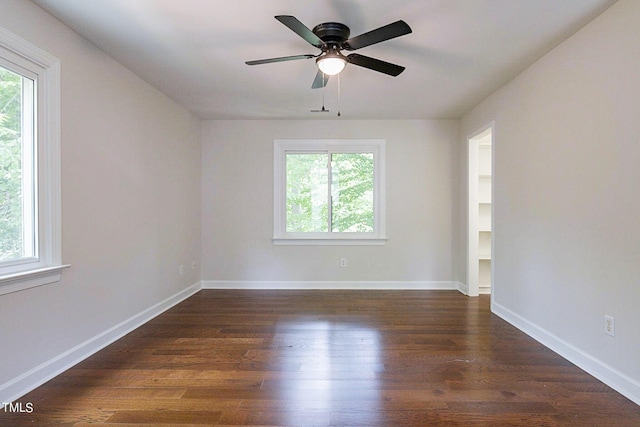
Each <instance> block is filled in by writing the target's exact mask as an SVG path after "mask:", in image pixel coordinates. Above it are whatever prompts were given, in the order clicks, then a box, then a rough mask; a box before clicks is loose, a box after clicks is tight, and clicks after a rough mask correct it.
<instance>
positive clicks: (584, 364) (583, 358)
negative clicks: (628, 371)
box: [491, 302, 640, 405]
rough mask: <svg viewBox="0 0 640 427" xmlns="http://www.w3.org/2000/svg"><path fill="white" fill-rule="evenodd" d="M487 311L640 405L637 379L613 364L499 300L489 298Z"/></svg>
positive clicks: (639, 382) (639, 383)
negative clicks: (498, 301) (509, 307)
mask: <svg viewBox="0 0 640 427" xmlns="http://www.w3.org/2000/svg"><path fill="white" fill-rule="evenodd" d="M491 311H492V312H493V313H494V314H495V315H497V316H499V317H501V318H502V319H504V320H505V321H507V322H509V323H510V324H512V325H513V326H515V327H516V328H518V329H520V330H521V331H522V332H524V333H525V334H527V335H529V336H530V337H532V338H533V339H535V340H536V341H538V342H540V343H541V344H543V345H544V346H545V347H548V348H549V349H551V350H553V351H554V352H556V353H558V354H559V355H560V356H562V357H564V358H565V359H567V360H568V361H569V362H571V363H573V364H574V365H576V366H578V367H579V368H581V369H583V370H584V371H586V372H587V373H588V374H590V375H593V376H594V377H596V378H597V379H599V380H600V381H602V382H603V383H605V384H607V385H608V386H609V387H611V388H613V389H614V390H616V391H617V392H618V393H620V394H622V395H623V396H625V397H627V398H628V399H630V400H631V401H633V402H635V403H636V404H638V405H640V381H638V380H636V379H634V378H631V377H629V376H628V375H625V374H624V373H622V372H620V371H618V370H617V369H616V368H614V367H613V366H610V365H608V364H607V363H605V362H603V361H602V360H599V359H597V358H595V357H593V356H592V355H590V354H589V353H586V352H584V351H583V350H581V349H579V348H577V347H575V346H573V345H572V344H570V343H568V342H566V341H565V340H563V339H562V338H560V337H558V336H556V335H554V334H552V333H551V332H549V331H547V330H545V329H543V328H541V327H539V326H538V325H536V324H534V323H532V322H530V321H529V320H527V319H525V318H524V317H522V316H520V315H518V314H516V313H514V312H513V311H511V310H509V309H508V308H506V307H503V306H502V305H500V304H497V303H495V302H493V303H492V304H491Z"/></svg>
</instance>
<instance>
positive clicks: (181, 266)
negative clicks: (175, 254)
mask: <svg viewBox="0 0 640 427" xmlns="http://www.w3.org/2000/svg"><path fill="white" fill-rule="evenodd" d="M178 273H179V274H180V275H181V276H182V275H183V274H184V264H180V268H179V269H178Z"/></svg>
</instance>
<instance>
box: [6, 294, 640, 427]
mask: <svg viewBox="0 0 640 427" xmlns="http://www.w3.org/2000/svg"><path fill="white" fill-rule="evenodd" d="M489 304H490V301H489V298H488V297H486V296H481V297H479V298H467V297H465V296H463V295H461V294H459V293H457V292H449V291H341V290H335V291H334V290H332V291H257V290H255V291H232V290H203V291H200V292H199V293H197V294H196V295H194V296H192V297H191V298H189V299H188V300H186V301H184V302H182V303H181V304H179V305H177V306H175V307H174V308H172V309H170V310H168V311H166V312H165V313H163V314H162V315H160V316H158V317H156V318H155V319H153V320H151V321H150V322H148V323H147V324H145V325H143V326H142V327H140V328H138V329H137V330H135V331H133V332H132V333H130V334H128V335H127V336H125V337H123V338H122V339H120V340H118V341H116V342H115V343H113V344H112V345H110V346H108V347H107V348H105V349H103V350H102V351H100V352H98V353H96V354H95V355H93V356H92V357H90V358H88V359H86V360H85V361H83V362H81V363H79V364H78V365H76V366H75V367H73V368H71V369H69V370H68V371H66V372H64V373H63V374H61V375H59V376H58V377H56V378H54V379H52V380H51V381H49V382H48V383H46V384H44V385H43V386H41V387H39V388H37V389H36V390H34V391H33V392H31V393H29V394H27V395H26V396H24V397H23V398H21V399H20V400H19V402H21V403H23V404H26V403H30V404H31V405H32V407H33V411H32V412H30V413H10V412H6V411H5V412H2V411H0V425H2V426H4V425H8V426H15V427H20V426H33V425H38V426H40V425H55V426H73V427H78V426H85V425H92V426H95V425H103V426H119V427H126V426H129V427H134V426H136V427H143V426H147V427H148V426H158V425H171V426H176V427H179V426H185V427H187V426H191V427H193V426H201V425H215V426H239V425H244V426H262V427H265V426H280V427H282V426H322V427H330V426H368V427H372V426H409V427H411V426H465V427H469V426H488V425H491V426H526V427H532V426H536V427H537V426H572V427H573V426H583V425H585V426H621V427H626V426H635V427H637V426H640V406H638V405H635V404H634V403H633V402H631V401H629V400H628V399H626V398H625V397H623V396H622V395H620V394H619V393H617V392H615V391H614V390H612V389H611V388H609V387H608V386H606V385H605V384H603V383H601V382H600V381H598V380H596V379H595V378H593V377H591V376H589V375H588V374H586V373H585V372H584V371H582V370H581V369H579V368H577V367H576V366H574V365H572V364H571V363H569V362H568V361H566V360H565V359H563V358H561V357H560V356H558V355H557V354H555V353H553V352H552V351H551V350H549V349H547V348H546V347H544V346H543V345H541V344H540V343H538V342H536V341H535V340H533V339H532V338H530V337H528V336H527V335H525V334H523V333H521V332H520V331H518V330H517V329H515V328H513V327H512V326H511V325H509V324H507V323H506V322H504V321H503V320H501V319H500V318H498V317H496V316H494V315H492V314H491V312H490V307H489Z"/></svg>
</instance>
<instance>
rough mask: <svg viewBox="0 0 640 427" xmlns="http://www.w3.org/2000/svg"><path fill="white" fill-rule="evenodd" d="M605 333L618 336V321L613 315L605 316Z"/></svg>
mask: <svg viewBox="0 0 640 427" xmlns="http://www.w3.org/2000/svg"><path fill="white" fill-rule="evenodd" d="M604 333H605V334H607V335H611V336H612V337H615V336H616V323H615V320H614V318H613V316H607V315H605V316H604Z"/></svg>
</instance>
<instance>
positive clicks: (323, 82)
mask: <svg viewBox="0 0 640 427" xmlns="http://www.w3.org/2000/svg"><path fill="white" fill-rule="evenodd" d="M325 84H326V83H325V81H324V73H322V111H323V112H324V85H325Z"/></svg>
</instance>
